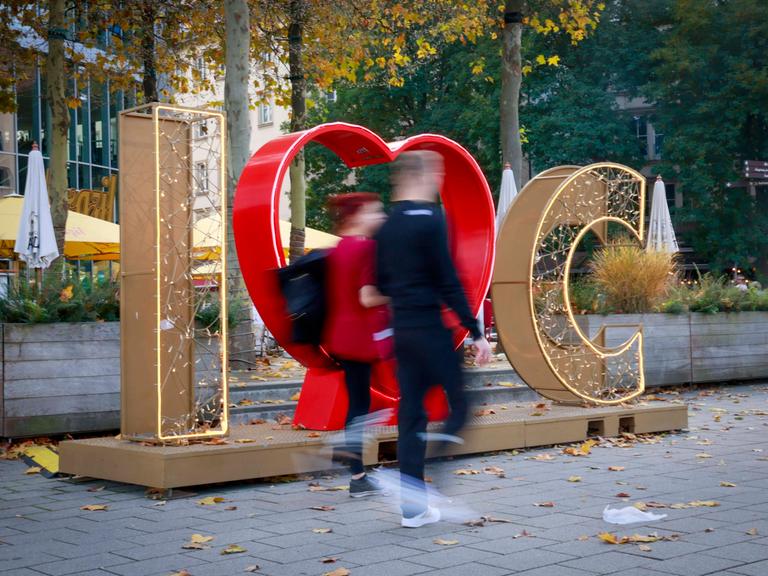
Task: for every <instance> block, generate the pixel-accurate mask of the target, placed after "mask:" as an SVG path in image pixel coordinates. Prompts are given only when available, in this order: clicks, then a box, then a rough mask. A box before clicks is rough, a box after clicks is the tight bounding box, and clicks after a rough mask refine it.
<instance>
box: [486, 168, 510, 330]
mask: <svg viewBox="0 0 768 576" xmlns="http://www.w3.org/2000/svg"><path fill="white" fill-rule="evenodd" d="M515 196H517V185H516V184H515V175H514V173H513V172H512V164H510V163H509V162H506V163H505V164H504V171H503V172H502V173H501V187H500V188H499V204H498V206H497V207H496V238H498V237H499V230H501V224H502V222H504V216H506V215H507V210H509V207H510V206H511V205H512V201H513V200H514V199H515ZM477 321H478V324H479V325H480V330H481V331H482V332H485V306H481V307H480V313H479V314H478V315H477ZM499 345H501V344H499Z"/></svg>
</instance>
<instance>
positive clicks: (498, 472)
mask: <svg viewBox="0 0 768 576" xmlns="http://www.w3.org/2000/svg"><path fill="white" fill-rule="evenodd" d="M483 473H484V474H489V475H491V476H499V477H502V478H503V477H504V468H499V467H498V466H486V467H485V468H483Z"/></svg>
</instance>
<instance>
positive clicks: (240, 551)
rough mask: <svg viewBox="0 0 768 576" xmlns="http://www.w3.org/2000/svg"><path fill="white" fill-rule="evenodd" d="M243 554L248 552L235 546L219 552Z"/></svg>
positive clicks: (232, 545)
mask: <svg viewBox="0 0 768 576" xmlns="http://www.w3.org/2000/svg"><path fill="white" fill-rule="evenodd" d="M243 552H248V550H246V549H245V548H241V547H240V546H238V545H237V544H230V545H229V546H227V547H226V548H224V550H222V551H221V554H222V555H224V554H242V553H243Z"/></svg>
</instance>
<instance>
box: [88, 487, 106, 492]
mask: <svg viewBox="0 0 768 576" xmlns="http://www.w3.org/2000/svg"><path fill="white" fill-rule="evenodd" d="M104 488H106V486H94V487H93V488H88V492H101V491H102V490H104Z"/></svg>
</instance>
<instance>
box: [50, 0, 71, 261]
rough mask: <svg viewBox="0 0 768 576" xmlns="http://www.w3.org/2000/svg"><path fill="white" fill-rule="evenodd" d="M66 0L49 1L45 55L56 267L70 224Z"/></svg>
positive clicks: (62, 258)
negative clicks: (65, 48) (65, 41)
mask: <svg viewBox="0 0 768 576" xmlns="http://www.w3.org/2000/svg"><path fill="white" fill-rule="evenodd" d="M65 10H66V0H49V1H48V14H49V21H48V54H47V55H46V58H45V70H46V75H47V85H46V90H47V95H48V103H49V104H50V106H51V145H50V156H51V159H50V163H49V165H48V168H49V173H50V176H49V183H48V197H49V199H50V202H51V217H52V219H53V231H54V234H55V235H56V246H57V247H58V248H59V254H60V255H61V256H60V257H59V258H58V259H57V260H58V262H57V263H56V266H57V267H61V268H62V270H63V266H64V234H65V230H66V228H67V213H68V207H69V206H68V203H67V157H68V155H69V149H68V142H67V139H68V136H69V107H68V106H67V62H66V59H65V57H64V39H65V37H66V32H67V21H66V14H65Z"/></svg>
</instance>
